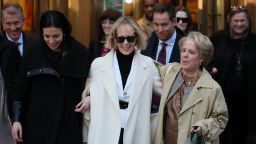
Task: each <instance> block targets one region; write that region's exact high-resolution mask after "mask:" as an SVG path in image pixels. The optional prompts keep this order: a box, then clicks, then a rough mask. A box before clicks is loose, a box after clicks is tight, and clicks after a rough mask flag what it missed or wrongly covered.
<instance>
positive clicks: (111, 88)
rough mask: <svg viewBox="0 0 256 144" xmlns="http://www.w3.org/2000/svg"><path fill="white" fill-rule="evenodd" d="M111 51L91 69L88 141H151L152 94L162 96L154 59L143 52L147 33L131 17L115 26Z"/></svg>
mask: <svg viewBox="0 0 256 144" xmlns="http://www.w3.org/2000/svg"><path fill="white" fill-rule="evenodd" d="M106 45H107V46H108V47H109V48H110V49H111V51H110V52H109V53H108V54H107V55H105V56H104V57H100V58H97V59H95V60H94V61H93V63H92V65H91V69H90V74H89V75H90V78H91V83H90V85H89V88H88V89H89V91H90V99H91V106H90V116H91V121H90V127H89V128H90V129H89V138H88V139H89V141H88V144H102V143H107V144H123V143H125V144H150V143H151V139H152V137H151V132H152V130H154V129H153V128H152V127H151V125H150V123H151V120H152V119H151V100H152V94H153V93H154V94H155V95H158V96H159V95H160V91H161V87H162V84H161V80H160V75H159V73H158V70H157V68H156V66H155V65H154V63H153V60H152V59H151V58H149V57H146V56H143V55H141V54H140V50H141V49H144V48H145V46H146V35H145V34H144V32H143V31H142V30H141V29H140V28H139V26H138V25H137V23H136V22H135V21H134V20H133V19H132V18H131V17H126V16H125V17H121V18H119V19H118V20H117V21H116V22H115V23H114V24H113V26H112V29H111V31H110V33H109V36H108V38H107V44H106Z"/></svg>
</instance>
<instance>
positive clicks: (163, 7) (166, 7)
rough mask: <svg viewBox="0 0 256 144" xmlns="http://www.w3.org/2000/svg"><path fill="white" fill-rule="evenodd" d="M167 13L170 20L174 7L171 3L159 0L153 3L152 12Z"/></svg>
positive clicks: (173, 15)
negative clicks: (159, 0)
mask: <svg viewBox="0 0 256 144" xmlns="http://www.w3.org/2000/svg"><path fill="white" fill-rule="evenodd" d="M165 12H167V13H168V15H169V19H170V20H171V21H172V20H173V19H174V18H175V7H174V6H173V5H172V4H168V3H162V2H159V3H157V4H155V5H154V10H153V15H154V13H165Z"/></svg>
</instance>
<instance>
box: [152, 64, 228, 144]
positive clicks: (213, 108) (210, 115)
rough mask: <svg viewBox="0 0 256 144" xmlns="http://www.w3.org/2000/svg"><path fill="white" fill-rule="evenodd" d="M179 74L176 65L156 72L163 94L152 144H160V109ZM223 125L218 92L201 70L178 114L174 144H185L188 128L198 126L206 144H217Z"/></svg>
mask: <svg viewBox="0 0 256 144" xmlns="http://www.w3.org/2000/svg"><path fill="white" fill-rule="evenodd" d="M180 70H181V66H180V64H178V63H172V64H168V65H166V66H162V67H161V68H160V74H161V77H162V78H163V93H162V96H161V103H160V109H159V115H158V124H157V130H156V134H155V138H154V144H164V140H163V117H164V108H165V106H166V102H167V101H166V99H167V96H168V94H169V92H170V89H171V87H172V85H173V82H174V80H175V78H176V76H177V75H178V73H179V71H180ZM227 121H228V111H227V106H226V102H225V99H224V96H223V93H222V90H221V88H220V86H219V84H218V83H216V82H215V81H214V80H213V79H212V77H211V75H210V74H209V73H208V72H207V71H206V70H205V69H203V72H202V74H201V76H200V78H199V80H198V81H197V83H196V85H195V86H194V88H193V89H192V91H191V93H190V95H189V96H188V99H187V100H186V102H185V104H184V105H183V107H182V109H181V111H180V113H179V119H178V127H179V129H178V142H177V144H187V143H188V142H189V140H190V129H191V127H192V126H200V127H201V128H202V134H203V138H204V140H205V143H206V144H218V143H219V135H220V133H221V132H223V130H224V128H225V126H226V124H227Z"/></svg>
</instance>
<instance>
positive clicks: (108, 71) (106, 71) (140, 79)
mask: <svg viewBox="0 0 256 144" xmlns="http://www.w3.org/2000/svg"><path fill="white" fill-rule="evenodd" d="M114 53H115V50H111V51H110V52H109V53H108V54H107V55H106V56H105V60H104V63H105V64H104V65H103V66H102V68H101V70H100V71H101V72H102V73H103V75H104V76H103V77H102V83H103V85H104V87H105V88H106V91H107V93H108V94H107V95H108V96H110V98H111V99H112V102H113V104H114V105H115V108H116V110H118V111H119V110H120V108H119V99H118V96H117V93H116V83H115V82H116V81H115V73H114V65H113V58H114ZM139 55H140V52H139V51H138V50H136V51H135V55H134V59H135V60H134V62H136V65H135V67H134V69H135V78H134V80H135V82H134V84H133V92H132V97H130V99H129V107H128V115H127V120H128V118H129V115H130V112H131V111H132V109H133V108H134V105H135V104H136V101H137V100H138V98H139V96H140V93H141V91H142V89H143V85H144V83H145V81H146V75H144V74H143V73H145V70H146V69H147V65H146V64H145V63H144V62H143V59H140V57H139ZM137 83H139V84H137Z"/></svg>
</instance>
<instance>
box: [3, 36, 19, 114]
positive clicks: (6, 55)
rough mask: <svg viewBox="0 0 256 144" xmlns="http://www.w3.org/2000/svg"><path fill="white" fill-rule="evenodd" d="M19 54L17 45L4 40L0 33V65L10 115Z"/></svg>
mask: <svg viewBox="0 0 256 144" xmlns="http://www.w3.org/2000/svg"><path fill="white" fill-rule="evenodd" d="M20 61H21V59H20V54H19V51H18V48H17V45H16V44H14V43H12V42H10V41H8V40H6V39H5V38H3V37H2V36H1V35H0V67H1V70H2V74H3V78H4V84H5V87H6V88H7V104H8V111H9V115H10V117H11V116H12V113H11V98H12V92H13V87H14V83H15V79H16V75H17V72H18V70H19V66H20Z"/></svg>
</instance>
